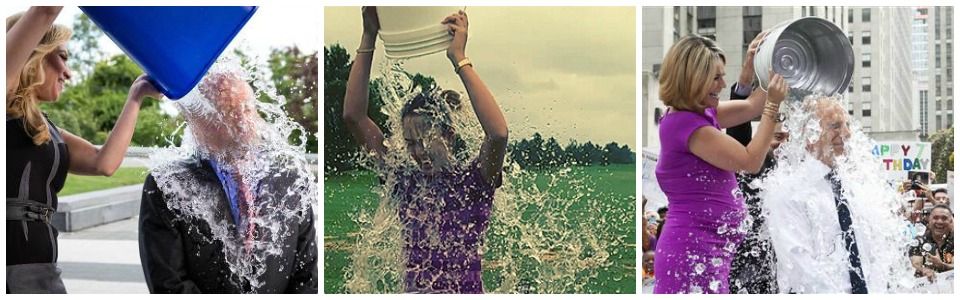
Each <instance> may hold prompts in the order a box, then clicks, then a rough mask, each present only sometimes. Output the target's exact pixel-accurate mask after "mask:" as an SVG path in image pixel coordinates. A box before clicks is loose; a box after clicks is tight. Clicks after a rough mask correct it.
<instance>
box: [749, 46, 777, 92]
mask: <svg viewBox="0 0 960 300" xmlns="http://www.w3.org/2000/svg"><path fill="white" fill-rule="evenodd" d="M768 37H769V35H768V36H765V37H763V39H762V40H760V44H758V45H757V52H760V47H762V46H763V43H765V42H767V38H768ZM753 59H754V61H756V59H757V53H754V54H753ZM754 66H756V64H754ZM772 68H773V66H772V65H771V71H772ZM768 73H769V72H768ZM753 76H754V77H757V87H758V88H760V90H761V91H763V92H764V93H767V89H766V88H764V87H763V79H761V78H760V73H757V70H756V69H754V70H753Z"/></svg>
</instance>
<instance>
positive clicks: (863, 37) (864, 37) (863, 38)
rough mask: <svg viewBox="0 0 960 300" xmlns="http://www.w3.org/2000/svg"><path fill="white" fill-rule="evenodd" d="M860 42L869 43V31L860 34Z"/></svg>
mask: <svg viewBox="0 0 960 300" xmlns="http://www.w3.org/2000/svg"><path fill="white" fill-rule="evenodd" d="M860 43H861V44H863V45H870V32H869V31H864V32H863V33H862V35H861V36H860Z"/></svg>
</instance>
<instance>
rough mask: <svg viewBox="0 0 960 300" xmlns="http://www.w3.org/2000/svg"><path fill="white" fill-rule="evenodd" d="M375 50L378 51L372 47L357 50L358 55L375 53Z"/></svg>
mask: <svg viewBox="0 0 960 300" xmlns="http://www.w3.org/2000/svg"><path fill="white" fill-rule="evenodd" d="M373 50H377V48H375V47H370V48H367V49H357V53H358V54H359V53H373Z"/></svg>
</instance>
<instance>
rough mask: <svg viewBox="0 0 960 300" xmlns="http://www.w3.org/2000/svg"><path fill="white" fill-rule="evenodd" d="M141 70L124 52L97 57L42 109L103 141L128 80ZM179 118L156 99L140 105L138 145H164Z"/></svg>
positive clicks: (75, 130)
mask: <svg viewBox="0 0 960 300" xmlns="http://www.w3.org/2000/svg"><path fill="white" fill-rule="evenodd" d="M141 73H142V71H141V70H140V68H139V67H138V66H137V65H136V64H135V63H134V62H133V61H132V60H130V58H128V57H127V56H125V55H116V56H113V57H110V58H108V59H105V60H102V61H99V62H97V63H96V64H95V66H94V67H93V70H92V71H91V73H90V74H89V75H88V76H86V77H85V78H83V79H82V80H81V81H79V82H78V83H76V84H74V85H71V86H70V87H69V88H67V89H65V90H64V92H63V94H61V95H60V98H59V99H58V101H56V102H53V103H48V104H44V105H43V110H44V112H46V113H47V114H48V115H49V117H50V119H51V120H52V121H53V122H55V123H56V124H57V125H58V126H60V127H61V128H63V129H64V130H67V131H69V132H71V133H73V134H76V135H78V136H80V137H83V138H84V139H86V140H88V141H90V142H91V143H94V144H103V143H104V141H106V138H107V136H108V135H109V133H110V130H113V126H114V125H115V124H116V121H117V117H118V116H119V115H120V112H121V111H122V110H123V106H124V105H125V104H126V100H127V93H128V92H129V90H130V84H132V83H133V81H134V80H135V79H136V78H137V76H139V75H140V74H141ZM179 123H180V121H179V120H178V119H176V118H172V117H170V116H167V115H164V114H163V113H162V112H161V111H160V106H159V104H158V101H157V100H156V99H148V100H146V101H144V102H143V104H142V105H141V107H140V117H139V118H138V120H137V126H136V130H135V131H134V133H133V139H132V144H133V145H137V146H162V145H167V139H168V137H169V138H172V139H173V140H174V141H176V142H179V141H178V140H177V139H176V138H173V137H170V134H172V133H173V132H174V131H175V130H176V127H177V125H178V124H179Z"/></svg>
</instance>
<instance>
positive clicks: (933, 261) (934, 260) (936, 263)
mask: <svg viewBox="0 0 960 300" xmlns="http://www.w3.org/2000/svg"><path fill="white" fill-rule="evenodd" d="M924 256H926V259H927V262H929V263H930V266H932V267H933V268H934V269H936V270H946V269H949V268H950V265H948V264H947V263H945V262H943V260H942V259H940V257H939V256H936V255H930V254H927V255H924Z"/></svg>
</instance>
